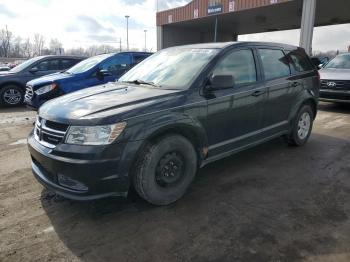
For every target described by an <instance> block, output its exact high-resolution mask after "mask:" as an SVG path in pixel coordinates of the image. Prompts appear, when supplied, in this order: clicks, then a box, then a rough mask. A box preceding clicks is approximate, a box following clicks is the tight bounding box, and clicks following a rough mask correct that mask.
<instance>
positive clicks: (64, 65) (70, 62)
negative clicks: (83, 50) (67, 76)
mask: <svg viewBox="0 0 350 262" xmlns="http://www.w3.org/2000/svg"><path fill="white" fill-rule="evenodd" d="M77 62H78V61H77V60H74V59H62V60H61V69H68V68H71V67H72V66H74V65H75V64H76V63H77Z"/></svg>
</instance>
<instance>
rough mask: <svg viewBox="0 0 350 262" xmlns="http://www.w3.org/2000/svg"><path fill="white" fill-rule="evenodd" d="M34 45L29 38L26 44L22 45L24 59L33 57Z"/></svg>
mask: <svg viewBox="0 0 350 262" xmlns="http://www.w3.org/2000/svg"><path fill="white" fill-rule="evenodd" d="M32 51H33V45H32V43H31V42H30V39H29V38H27V39H26V40H25V42H24V43H23V44H22V54H23V56H24V57H26V58H29V57H31V56H32Z"/></svg>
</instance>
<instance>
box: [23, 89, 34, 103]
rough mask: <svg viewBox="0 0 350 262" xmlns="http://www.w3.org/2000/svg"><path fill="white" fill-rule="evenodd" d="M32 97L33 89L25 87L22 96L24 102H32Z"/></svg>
mask: <svg viewBox="0 0 350 262" xmlns="http://www.w3.org/2000/svg"><path fill="white" fill-rule="evenodd" d="M33 95H34V91H33V87H32V86H27V87H26V94H25V96H24V98H25V100H32V98H33Z"/></svg>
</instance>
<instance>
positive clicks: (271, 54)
mask: <svg viewBox="0 0 350 262" xmlns="http://www.w3.org/2000/svg"><path fill="white" fill-rule="evenodd" d="M258 54H259V59H260V63H261V66H262V74H263V78H264V81H265V87H266V89H267V92H268V96H267V101H266V105H265V110H264V116H263V122H262V127H263V128H264V136H265V137H266V136H271V135H274V134H276V133H277V132H283V131H285V130H287V129H288V117H289V113H290V111H291V107H292V105H293V101H294V100H295V95H296V94H295V93H296V91H295V89H296V88H298V87H300V84H301V83H300V82H299V81H293V80H292V79H291V69H290V66H289V64H290V63H289V61H290V60H289V58H288V57H287V56H286V54H285V53H284V51H283V50H282V49H279V48H265V47H263V48H258Z"/></svg>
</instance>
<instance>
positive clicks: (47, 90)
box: [35, 84, 57, 95]
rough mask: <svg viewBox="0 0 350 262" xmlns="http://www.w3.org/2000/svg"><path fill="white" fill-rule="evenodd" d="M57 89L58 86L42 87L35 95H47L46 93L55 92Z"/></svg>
mask: <svg viewBox="0 0 350 262" xmlns="http://www.w3.org/2000/svg"><path fill="white" fill-rule="evenodd" d="M56 87H57V84H51V85H46V86H43V87H40V88H39V89H38V90H36V91H35V94H37V95H42V94H46V93H48V92H50V91H52V90H54V89H55V88H56Z"/></svg>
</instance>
